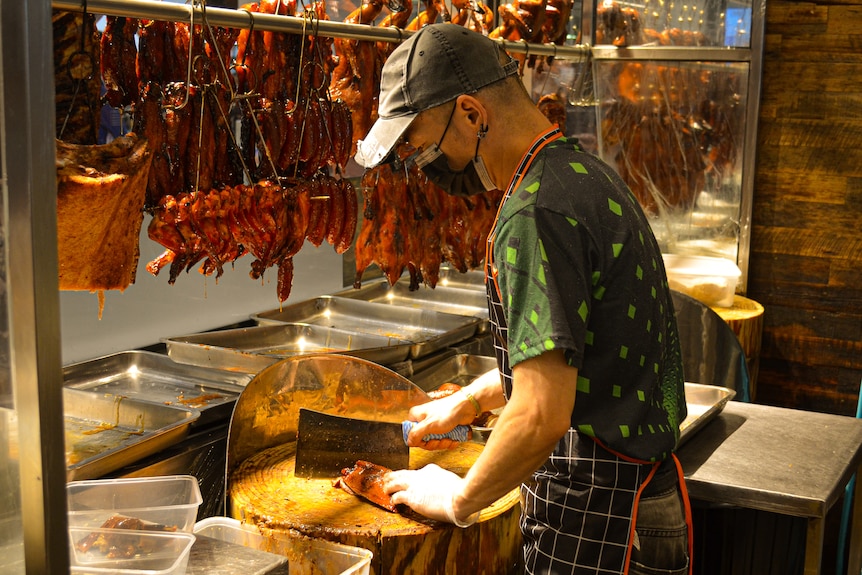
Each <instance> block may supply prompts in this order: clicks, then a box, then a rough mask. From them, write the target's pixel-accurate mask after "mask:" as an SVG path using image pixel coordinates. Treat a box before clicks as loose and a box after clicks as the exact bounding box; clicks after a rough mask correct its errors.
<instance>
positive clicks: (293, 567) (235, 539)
mask: <svg viewBox="0 0 862 575" xmlns="http://www.w3.org/2000/svg"><path fill="white" fill-rule="evenodd" d="M194 532H195V533H196V534H198V535H203V536H206V537H210V538H212V539H219V540H221V541H227V542H229V543H235V544H237V545H243V546H245V547H251V548H252V549H257V550H259V551H267V552H269V553H275V554H277V555H281V556H284V557H287V559H288V563H289V571H290V575H318V574H323V575H368V574H369V573H370V570H371V557H372V553H371V551H369V550H367V549H362V548H360V547H351V546H349V545H342V544H340V543H332V542H330V541H323V540H320V539H308V540H299V539H295V538H289V537H286V536H285V537H283V538H279V537H264V536H263V535H262V534H261V533H260V532H259V531H258V530H257V528H256V527H254V526H253V525H248V524H245V523H241V522H240V521H238V520H236V519H233V518H230V517H209V518H207V519H203V520H201V521H198V522H197V523H196V524H195V527H194Z"/></svg>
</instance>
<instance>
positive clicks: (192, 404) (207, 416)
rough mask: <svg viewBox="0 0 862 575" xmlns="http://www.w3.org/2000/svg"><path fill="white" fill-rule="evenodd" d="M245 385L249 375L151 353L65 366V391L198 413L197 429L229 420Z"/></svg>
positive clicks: (106, 357) (124, 354) (117, 356)
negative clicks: (181, 362) (131, 400)
mask: <svg viewBox="0 0 862 575" xmlns="http://www.w3.org/2000/svg"><path fill="white" fill-rule="evenodd" d="M249 381H251V376H250V375H248V374H244V373H224V372H221V371H215V370H212V369H203V368H199V367H192V366H189V365H183V364H180V363H176V362H174V361H172V360H171V359H170V358H169V357H168V356H166V355H164V354H161V353H154V352H150V351H124V352H120V353H115V354H112V355H106V356H104V357H100V358H97V359H93V360H89V361H84V362H81V363H75V364H72V365H67V366H65V367H64V368H63V385H64V386H65V387H66V388H69V389H78V390H82V391H90V392H94V393H98V394H101V395H111V396H116V397H125V398H128V399H133V400H135V401H145V402H151V403H155V404H157V405H167V406H171V407H175V408H179V409H189V410H197V411H198V412H200V417H199V418H198V419H197V420H196V421H195V425H204V424H209V423H211V422H213V421H218V420H227V419H228V418H230V413H231V410H232V409H233V405H234V403H235V402H236V398H237V397H238V396H239V394H240V393H241V392H242V389H243V388H244V387H245V386H246V385H247V384H248V382H249Z"/></svg>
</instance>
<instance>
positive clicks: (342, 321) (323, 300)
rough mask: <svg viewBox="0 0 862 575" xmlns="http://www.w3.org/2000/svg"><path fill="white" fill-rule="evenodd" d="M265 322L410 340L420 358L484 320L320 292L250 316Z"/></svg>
mask: <svg viewBox="0 0 862 575" xmlns="http://www.w3.org/2000/svg"><path fill="white" fill-rule="evenodd" d="M251 317H252V319H253V320H254V321H256V322H257V323H258V324H262V325H267V324H269V325H277V324H283V323H292V322H298V323H306V324H311V325H319V326H324V327H329V328H338V329H341V330H344V331H349V332H353V333H361V334H371V335H376V336H382V337H388V338H393V339H396V340H401V341H407V342H410V346H409V347H410V352H409V357H411V358H418V357H423V356H425V355H428V354H431V353H433V352H435V351H438V350H440V349H443V348H444V347H446V346H449V345H452V344H455V343H459V342H462V341H464V340H466V339H469V338H471V337H473V336H474V335H475V334H476V331H477V330H478V327H479V324H480V323H481V321H482V320H480V319H479V318H476V317H468V316H462V315H454V314H449V313H443V312H439V311H434V310H430V309H420V308H413V307H402V306H394V305H384V304H380V303H373V302H368V301H362V300H358V299H351V298H346V297H339V296H320V297H318V298H314V299H310V300H306V301H303V302H299V303H296V304H293V305H289V306H287V307H285V308H283V309H280V310H278V309H275V310H270V311H266V312H263V313H259V314H255V315H253V316H251Z"/></svg>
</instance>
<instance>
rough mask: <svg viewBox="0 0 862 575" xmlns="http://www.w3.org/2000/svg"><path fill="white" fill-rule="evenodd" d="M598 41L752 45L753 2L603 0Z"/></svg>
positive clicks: (596, 35) (722, 0)
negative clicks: (633, 0)
mask: <svg viewBox="0 0 862 575" xmlns="http://www.w3.org/2000/svg"><path fill="white" fill-rule="evenodd" d="M595 44H596V45H600V44H613V45H614V46H621V47H622V46H641V45H647V44H649V45H656V46H731V47H740V48H748V47H749V46H750V44H751V2H750V1H742V2H738V1H728V0H692V1H691V2H688V1H685V0H684V1H682V2H680V1H679V0H643V2H615V1H613V0H600V1H599V2H598V4H597V6H596V33H595Z"/></svg>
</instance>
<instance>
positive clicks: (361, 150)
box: [353, 112, 418, 168]
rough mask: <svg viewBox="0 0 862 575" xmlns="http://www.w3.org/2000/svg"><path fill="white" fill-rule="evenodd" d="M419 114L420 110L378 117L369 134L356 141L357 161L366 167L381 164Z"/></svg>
mask: <svg viewBox="0 0 862 575" xmlns="http://www.w3.org/2000/svg"><path fill="white" fill-rule="evenodd" d="M417 115H418V112H416V113H413V114H407V115H404V116H395V117H393V118H378V119H377V121H376V122H374V126H372V127H371V130H369V131H368V135H366V136H365V138H364V139H362V140H359V141H358V142H356V154H355V155H354V156H353V158H354V159H355V160H356V163H358V164H359V165H360V166H362V167H364V168H373V167H375V166H378V165H380V164H381V163H382V162H383V161H384V160H385V159H386V158H387V156H389V154H390V152H392V149H393V148H394V147H395V144H396V143H397V142H398V140H399V139H400V138H401V136H402V135H403V134H404V131H405V130H406V129H407V127H408V126H410V124H411V123H412V122H413V120H414V119H415V118H416V116H417Z"/></svg>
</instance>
